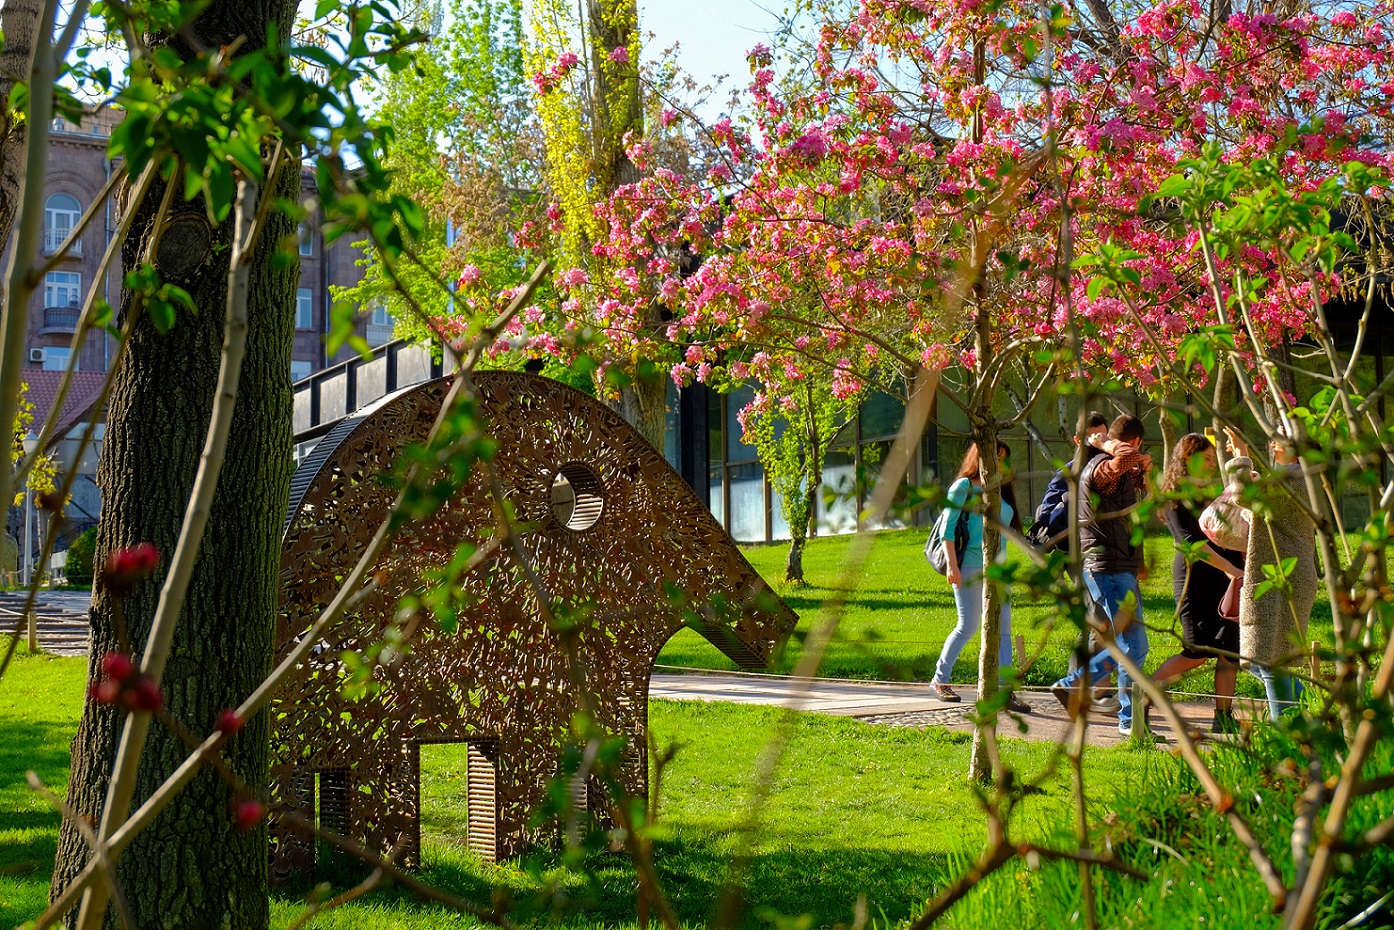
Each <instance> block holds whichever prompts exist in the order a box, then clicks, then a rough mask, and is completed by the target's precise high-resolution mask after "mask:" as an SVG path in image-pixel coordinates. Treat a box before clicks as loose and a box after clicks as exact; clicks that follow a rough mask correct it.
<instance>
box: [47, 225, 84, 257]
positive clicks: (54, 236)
mask: <svg viewBox="0 0 1394 930" xmlns="http://www.w3.org/2000/svg"><path fill="white" fill-rule="evenodd" d="M71 232H72V230H71V229H62V228H58V229H45V230H44V254H45V255H52V254H54V253H55V252H57V251H58V250H59V249H61V248H62V247H63V240H65V239H67V238H68V235H69V234H70V233H71ZM68 257H69V258H82V239H81V238H79V239H78V240H77V241H76V242H74V243H73V247H72V248H71V249H69V250H68Z"/></svg>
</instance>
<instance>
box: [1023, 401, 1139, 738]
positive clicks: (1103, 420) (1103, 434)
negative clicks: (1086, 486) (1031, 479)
mask: <svg viewBox="0 0 1394 930" xmlns="http://www.w3.org/2000/svg"><path fill="white" fill-rule="evenodd" d="M1106 439H1108V417H1106V416H1104V415H1103V414H1102V413H1100V412H1099V411H1097V410H1091V411H1089V413H1088V414H1087V415H1086V416H1085V418H1084V436H1083V437H1080V436H1076V437H1075V445H1079V444H1080V442H1081V441H1083V443H1084V459H1083V461H1082V462H1081V463H1080V465H1081V467H1083V466H1085V465H1088V464H1089V462H1090V461H1091V460H1092V459H1093V458H1094V457H1095V456H1099V455H1103V454H1104V451H1103V444H1104V440H1106ZM1071 465H1073V463H1071ZM1069 531H1070V482H1069V477H1068V475H1067V474H1066V470H1065V469H1064V468H1061V469H1059V470H1057V471H1056V472H1055V474H1054V475H1053V476H1051V479H1050V484H1048V485H1046V490H1045V496H1043V497H1042V498H1041V503H1040V505H1039V506H1037V507H1036V516H1035V519H1034V520H1032V522H1031V529H1030V530H1029V531H1028V532H1027V533H1026V539H1027V541H1029V542H1030V543H1031V544H1032V545H1033V546H1035V547H1036V548H1038V549H1040V550H1041V551H1042V552H1049V551H1051V550H1052V549H1054V548H1055V547H1056V546H1061V545H1068V538H1067V534H1068V533H1069ZM1085 596H1086V597H1087V596H1088V595H1087V593H1086V595H1085ZM1080 637H1081V639H1080V641H1079V643H1077V644H1076V649H1075V651H1073V652H1071V653H1070V671H1074V669H1075V663H1076V662H1078V657H1079V656H1080V655H1081V654H1083V655H1088V656H1089V657H1091V658H1092V657H1093V655H1094V654H1095V653H1097V652H1098V651H1099V646H1098V644H1097V643H1096V642H1095V640H1094V634H1093V633H1089V632H1081V633H1080ZM1110 677H1111V676H1110ZM1092 694H1093V706H1092V707H1091V708H1090V713H1094V714H1116V713H1118V697H1117V696H1116V695H1115V694H1114V693H1113V690H1112V688H1111V687H1110V686H1109V683H1108V680H1107V679H1104V680H1103V681H1101V682H1099V683H1098V684H1097V685H1095V686H1094V688H1093V691H1092Z"/></svg>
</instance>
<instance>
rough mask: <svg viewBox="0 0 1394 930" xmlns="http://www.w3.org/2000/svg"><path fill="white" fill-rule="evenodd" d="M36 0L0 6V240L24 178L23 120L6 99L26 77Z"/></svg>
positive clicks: (36, 20) (7, 230)
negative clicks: (1, 34)
mask: <svg viewBox="0 0 1394 930" xmlns="http://www.w3.org/2000/svg"><path fill="white" fill-rule="evenodd" d="M39 13H40V4H39V2H38V0H4V5H3V6H0V32H3V34H4V37H5V41H4V44H3V45H0V243H5V242H9V241H10V230H11V228H12V227H13V226H14V222H15V211H16V210H17V209H18V207H19V188H20V181H21V180H22V179H23V177H24V140H25V136H26V132H25V123H24V121H23V120H17V119H15V117H16V115H17V114H15V113H12V112H11V111H10V108H9V105H8V102H9V99H10V92H11V91H13V90H14V88H15V84H18V83H21V82H25V81H28V80H29V70H30V68H31V66H32V65H33V59H34V39H35V36H36V35H37V34H38V26H39Z"/></svg>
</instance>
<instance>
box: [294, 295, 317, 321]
mask: <svg viewBox="0 0 1394 930" xmlns="http://www.w3.org/2000/svg"><path fill="white" fill-rule="evenodd" d="M314 313H315V298H314V295H313V294H312V293H310V289H309V288H308V287H302V288H300V289H299V290H297V291H296V292H295V327H296V329H314V328H315V320H314Z"/></svg>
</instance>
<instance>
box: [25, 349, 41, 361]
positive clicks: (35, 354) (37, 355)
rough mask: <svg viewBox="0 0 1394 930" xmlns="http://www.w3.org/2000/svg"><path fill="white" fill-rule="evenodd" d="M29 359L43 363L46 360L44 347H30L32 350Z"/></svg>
mask: <svg viewBox="0 0 1394 930" xmlns="http://www.w3.org/2000/svg"><path fill="white" fill-rule="evenodd" d="M29 361H31V362H38V363H39V364H43V361H44V350H43V349H30V350H29Z"/></svg>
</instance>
